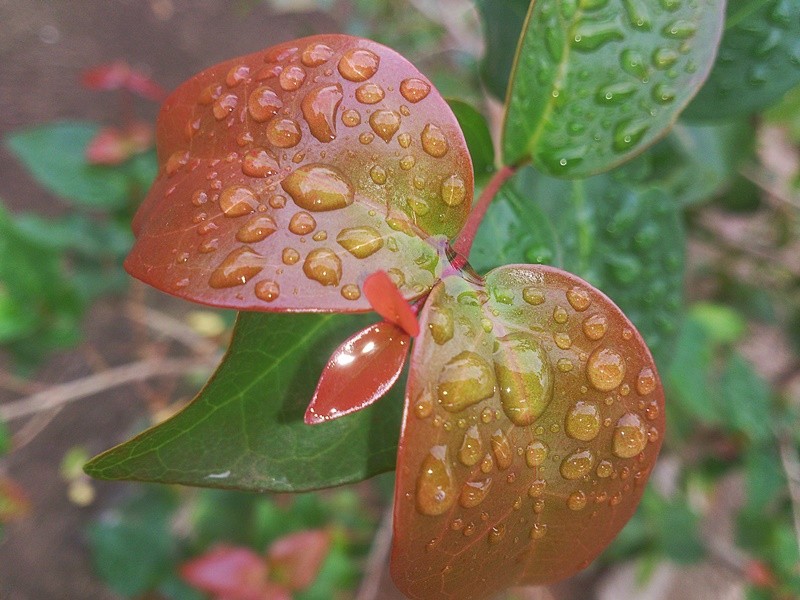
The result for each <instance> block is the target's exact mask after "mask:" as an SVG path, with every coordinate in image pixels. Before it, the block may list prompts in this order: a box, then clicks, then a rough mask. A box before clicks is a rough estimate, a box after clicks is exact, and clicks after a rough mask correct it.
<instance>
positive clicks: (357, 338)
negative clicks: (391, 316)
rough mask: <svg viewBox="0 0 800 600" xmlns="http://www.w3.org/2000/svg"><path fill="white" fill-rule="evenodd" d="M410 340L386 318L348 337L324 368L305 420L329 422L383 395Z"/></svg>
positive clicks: (394, 379) (388, 387)
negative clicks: (386, 320)
mask: <svg viewBox="0 0 800 600" xmlns="http://www.w3.org/2000/svg"><path fill="white" fill-rule="evenodd" d="M410 341H411V339H410V338H409V336H408V334H407V333H405V332H404V331H403V330H402V329H400V328H399V327H397V326H396V325H393V324H392V323H387V322H385V321H383V322H381V323H375V324H374V325H370V326H369V327H367V328H366V329H362V330H361V331H359V332H358V333H356V334H355V335H353V336H352V337H350V338H349V339H348V340H347V341H345V342H344V343H343V344H342V345H341V346H339V347H338V348H337V349H336V352H334V353H333V355H332V356H331V358H330V360H329V361H328V364H327V365H326V366H325V368H324V369H323V371H322V375H321V376H320V378H319V383H318V384H317V389H316V390H315V391H314V396H313V398H312V399H311V402H310V403H309V405H308V409H307V410H306V413H305V417H304V420H305V422H306V423H308V424H309V425H314V424H317V423H323V422H325V421H330V420H331V419H336V418H338V417H342V416H344V415H347V414H350V413H352V412H355V411H357V410H361V409H362V408H366V407H367V406H369V405H370V404H372V403H373V402H375V401H376V400H378V399H379V398H382V397H383V395H384V394H386V392H388V391H389V390H390V389H391V387H392V386H393V385H394V383H395V381H397V378H398V377H400V373H401V372H402V370H403V365H404V364H405V362H406V356H407V355H408V347H409V342H410Z"/></svg>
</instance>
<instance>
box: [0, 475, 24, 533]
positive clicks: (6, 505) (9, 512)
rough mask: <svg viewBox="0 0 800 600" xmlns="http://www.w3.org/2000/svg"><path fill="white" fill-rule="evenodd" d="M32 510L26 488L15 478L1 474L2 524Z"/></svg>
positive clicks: (0, 522)
mask: <svg viewBox="0 0 800 600" xmlns="http://www.w3.org/2000/svg"><path fill="white" fill-rule="evenodd" d="M30 510H31V502H30V499H29V498H28V495H27V494H26V493H25V490H23V489H22V487H21V486H20V485H19V484H18V483H17V482H16V481H14V480H13V479H9V478H8V477H2V476H0V525H2V524H3V523H9V522H11V521H12V520H14V519H19V518H21V517H24V516H25V515H26V514H28V513H29V512H30Z"/></svg>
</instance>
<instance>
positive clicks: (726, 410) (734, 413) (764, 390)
mask: <svg viewBox="0 0 800 600" xmlns="http://www.w3.org/2000/svg"><path fill="white" fill-rule="evenodd" d="M720 388H721V389H720V391H721V395H722V402H723V406H721V407H720V409H721V410H720V413H721V414H722V415H723V418H724V419H725V422H726V424H727V426H728V428H729V429H731V430H732V431H738V432H740V433H742V434H744V435H746V436H747V437H748V438H749V439H750V440H752V441H754V442H764V441H765V440H768V439H770V438H771V437H772V430H771V429H770V425H771V423H772V410H771V404H770V401H771V396H770V389H769V386H768V385H767V382H766V381H764V379H763V378H762V377H761V376H760V375H759V374H758V373H756V371H755V369H754V368H753V366H752V365H751V364H750V363H749V362H748V361H747V360H745V359H744V358H743V357H742V356H741V355H740V354H738V353H737V352H733V353H731V356H730V357H729V358H728V361H727V363H726V364H725V367H724V368H723V370H722V376H721V379H720Z"/></svg>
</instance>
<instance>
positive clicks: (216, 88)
mask: <svg viewBox="0 0 800 600" xmlns="http://www.w3.org/2000/svg"><path fill="white" fill-rule="evenodd" d="M221 94H222V86H221V85H220V84H218V83H212V84H211V85H209V86H208V87H205V88H203V89H202V90H201V91H200V94H199V95H198V96H197V102H198V103H199V104H202V105H204V106H208V105H209V104H211V103H212V102H214V100H216V99H217V98H219V97H220V95H221Z"/></svg>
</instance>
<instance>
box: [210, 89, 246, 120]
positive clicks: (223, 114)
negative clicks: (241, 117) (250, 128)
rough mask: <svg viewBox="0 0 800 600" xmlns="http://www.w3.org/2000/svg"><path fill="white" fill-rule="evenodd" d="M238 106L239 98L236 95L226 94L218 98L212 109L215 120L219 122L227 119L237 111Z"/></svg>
mask: <svg viewBox="0 0 800 600" xmlns="http://www.w3.org/2000/svg"><path fill="white" fill-rule="evenodd" d="M237 104H239V97H238V96H237V95H236V94H225V95H224V96H221V97H219V98H217V99H216V100H215V101H214V106H212V108H211V110H212V112H213V113H214V118H215V119H216V120H217V121H222V120H223V119H225V118H227V117H228V115H230V114H231V113H232V112H233V111H234V110H235V109H236V105H237Z"/></svg>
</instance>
